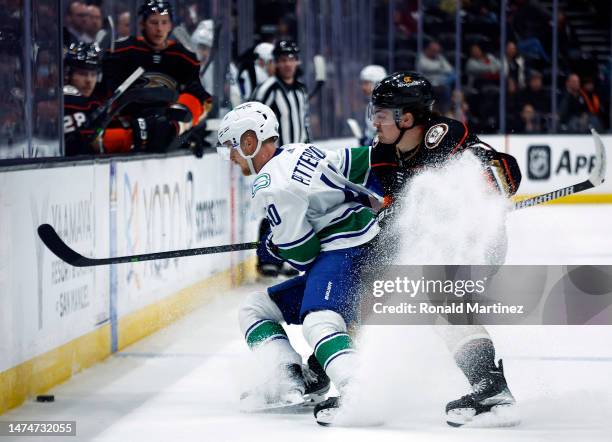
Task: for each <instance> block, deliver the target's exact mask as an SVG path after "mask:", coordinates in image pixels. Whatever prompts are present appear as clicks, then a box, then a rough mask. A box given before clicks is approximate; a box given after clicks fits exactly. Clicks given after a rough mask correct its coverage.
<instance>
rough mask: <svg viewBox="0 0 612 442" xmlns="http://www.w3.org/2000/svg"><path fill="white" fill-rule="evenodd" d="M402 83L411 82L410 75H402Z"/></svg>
mask: <svg viewBox="0 0 612 442" xmlns="http://www.w3.org/2000/svg"><path fill="white" fill-rule="evenodd" d="M404 83H412V77H411V76H410V75H406V76H405V77H404Z"/></svg>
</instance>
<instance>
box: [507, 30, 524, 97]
mask: <svg viewBox="0 0 612 442" xmlns="http://www.w3.org/2000/svg"><path fill="white" fill-rule="evenodd" d="M503 64H504V72H505V73H506V77H507V78H512V79H513V80H514V81H515V82H516V84H517V86H518V88H519V89H523V88H524V87H525V59H524V58H523V57H522V56H521V55H520V54H519V52H518V49H517V47H516V43H514V42H513V41H509V42H508V43H507V44H506V57H505V58H504V61H503Z"/></svg>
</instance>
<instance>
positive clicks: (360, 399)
mask: <svg viewBox="0 0 612 442" xmlns="http://www.w3.org/2000/svg"><path fill="white" fill-rule="evenodd" d="M508 208H509V205H508V202H507V200H506V199H505V198H504V197H503V196H500V195H499V194H498V193H497V192H496V191H493V190H492V189H491V186H490V185H489V184H488V183H487V182H486V178H485V177H484V175H483V173H482V166H481V163H480V161H479V160H478V159H476V158H475V157H474V156H473V155H472V154H465V155H463V156H462V157H461V158H460V159H458V160H456V161H453V162H451V163H449V164H448V165H447V166H445V167H443V168H439V169H430V170H427V171H425V172H423V173H421V174H419V175H418V176H416V177H415V178H414V179H412V180H411V181H410V182H409V183H408V184H407V187H406V189H405V199H404V201H403V203H402V209H401V212H400V214H399V216H397V217H396V220H397V224H396V225H395V226H394V227H395V229H398V230H399V231H400V232H401V246H400V252H399V255H398V258H397V259H396V261H395V263H397V264H420V265H423V264H493V263H501V262H503V255H504V254H505V232H504V224H505V217H506V213H507V211H508ZM359 355H360V367H359V370H358V373H357V375H356V377H355V382H354V383H353V388H352V389H351V390H350V391H349V392H348V394H347V395H346V396H345V400H344V406H343V408H342V410H341V412H340V415H339V416H338V423H339V424H341V425H342V424H346V425H355V424H359V423H361V424H375V423H382V422H387V423H389V422H392V421H393V420H394V419H397V418H398V417H399V416H400V415H401V416H402V420H403V421H404V420H405V418H406V414H408V415H409V416H410V418H409V419H410V420H413V419H418V420H420V421H421V422H422V421H423V419H425V420H427V419H428V418H429V419H431V410H436V412H439V413H440V415H441V414H442V412H443V408H444V405H445V403H446V402H447V401H448V400H451V399H454V398H456V397H458V396H460V395H462V394H465V393H466V391H467V388H468V385H467V381H466V380H465V378H463V376H462V374H461V373H460V372H459V370H457V368H456V367H455V366H454V363H453V361H452V358H451V356H450V354H449V353H448V351H447V349H446V346H445V345H444V344H443V343H442V341H441V340H440V339H439V338H438V337H437V336H436V334H435V332H434V330H433V328H432V327H427V326H395V327H380V326H379V327H376V326H370V327H365V328H364V329H362V331H361V336H360V338H359ZM428 407H429V408H430V410H429V415H427V413H428V411H427V408H428ZM428 416H429V417H428ZM434 416H435V414H434ZM440 419H441V416H440ZM413 421H414V420H413ZM438 423H439V420H438Z"/></svg>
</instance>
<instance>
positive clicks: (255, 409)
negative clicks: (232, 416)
mask: <svg viewBox="0 0 612 442" xmlns="http://www.w3.org/2000/svg"><path fill="white" fill-rule="evenodd" d="M240 411H241V412H242V413H249V414H258V413H259V414H266V413H270V414H301V413H311V412H312V409H311V408H309V407H308V406H307V404H306V402H305V401H304V400H301V401H298V402H291V403H287V402H280V403H275V404H242V403H241V404H240Z"/></svg>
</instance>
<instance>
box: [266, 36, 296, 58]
mask: <svg viewBox="0 0 612 442" xmlns="http://www.w3.org/2000/svg"><path fill="white" fill-rule="evenodd" d="M299 53H300V47H299V46H298V45H297V43H296V42H294V41H292V40H280V41H278V42H277V43H276V45H274V50H273V51H272V55H273V56H274V59H275V60H278V58H279V57H280V56H281V55H287V56H289V57H293V58H298V55H299Z"/></svg>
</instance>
